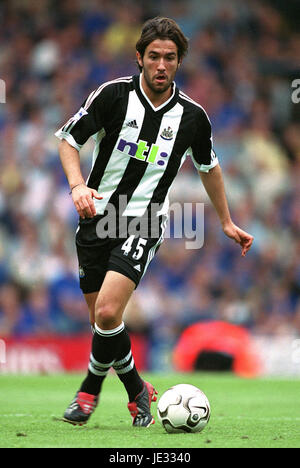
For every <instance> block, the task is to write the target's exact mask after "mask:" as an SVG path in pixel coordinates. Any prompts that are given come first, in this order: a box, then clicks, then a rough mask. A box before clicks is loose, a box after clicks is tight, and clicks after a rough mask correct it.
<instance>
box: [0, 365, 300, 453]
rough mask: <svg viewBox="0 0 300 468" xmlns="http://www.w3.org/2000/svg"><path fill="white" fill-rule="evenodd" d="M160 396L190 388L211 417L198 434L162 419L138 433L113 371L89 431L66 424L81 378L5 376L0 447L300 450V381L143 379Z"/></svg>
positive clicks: (0, 389) (0, 387)
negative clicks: (168, 428) (199, 393)
mask: <svg viewBox="0 0 300 468" xmlns="http://www.w3.org/2000/svg"><path fill="white" fill-rule="evenodd" d="M143 377H144V378H145V379H146V380H149V381H150V382H151V383H152V384H153V385H154V386H155V387H156V388H157V389H158V391H159V395H158V397H160V396H161V395H162V393H163V392H164V391H165V390H167V389H168V388H169V387H170V386H172V385H175V384H178V383H190V384H192V385H196V386H197V387H199V388H201V389H202V390H203V391H204V392H205V393H206V395H207V397H208V398H209V401H210V404H211V410H212V415H211V419H210V421H209V424H208V425H207V427H206V428H205V429H204V431H203V432H201V433H199V434H167V433H166V432H165V431H164V429H163V427H162V426H161V425H160V424H159V422H158V421H157V417H156V405H157V404H156V403H153V404H152V408H153V409H152V414H153V416H154V417H155V419H156V423H155V424H154V425H152V426H151V427H150V428H148V429H143V428H133V427H132V426H131V417H130V414H129V412H128V409H127V394H126V392H125V389H124V387H123V385H122V384H121V382H120V381H119V380H118V378H117V377H116V376H115V375H113V374H110V375H109V376H108V377H107V379H106V381H105V382H104V385H103V392H102V394H101V399H100V404H99V406H98V408H97V409H96V412H95V413H94V414H93V415H92V417H91V419H90V421H89V422H88V424H87V425H86V426H83V427H74V426H71V425H69V424H67V423H64V422H62V421H60V418H61V417H62V414H63V412H64V410H65V408H66V407H67V406H68V405H69V403H70V401H71V399H72V398H73V396H74V394H75V392H76V390H77V388H78V386H79V384H80V382H81V380H82V378H83V375H79V374H62V375H41V376H9V375H1V376H0V434H1V435H0V447H1V448H18V447H20V448H47V447H53V448H54V447H57V448H75V447H78V448H148V447H150V448H152V449H156V448H157V449H159V448H168V449H170V448H179V449H180V448H182V449H185V448H256V447H257V448H273V447H274V448H276V447H277V448H299V447H300V431H299V422H300V414H299V412H298V411H297V408H298V402H299V380H294V379H275V378H270V379H253V380H244V379H240V378H238V377H235V376H233V375H231V374H205V373H194V374H169V375H160V374H145V375H144V376H143Z"/></svg>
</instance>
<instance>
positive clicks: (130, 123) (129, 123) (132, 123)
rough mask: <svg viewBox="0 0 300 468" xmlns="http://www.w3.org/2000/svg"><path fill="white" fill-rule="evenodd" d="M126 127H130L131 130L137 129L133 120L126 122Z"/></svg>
mask: <svg viewBox="0 0 300 468" xmlns="http://www.w3.org/2000/svg"><path fill="white" fill-rule="evenodd" d="M126 125H127V127H131V128H139V127H138V124H137V123H136V120H135V119H134V120H129V122H127V123H126Z"/></svg>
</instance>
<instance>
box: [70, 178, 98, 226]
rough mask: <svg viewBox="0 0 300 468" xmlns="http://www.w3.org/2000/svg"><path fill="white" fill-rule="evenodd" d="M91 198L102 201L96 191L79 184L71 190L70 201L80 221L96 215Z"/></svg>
mask: <svg viewBox="0 0 300 468" xmlns="http://www.w3.org/2000/svg"><path fill="white" fill-rule="evenodd" d="M93 198H96V199H97V200H102V198H103V197H101V196H100V195H99V193H98V192H97V190H95V189H92V188H90V187H87V186H86V185H85V184H80V185H77V186H76V187H74V189H73V190H72V199H73V202H74V205H75V208H76V210H77V213H78V214H79V216H80V217H81V218H82V219H85V218H93V217H94V216H95V215H96V208H95V204H94V201H93Z"/></svg>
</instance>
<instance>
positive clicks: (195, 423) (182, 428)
mask: <svg viewBox="0 0 300 468" xmlns="http://www.w3.org/2000/svg"><path fill="white" fill-rule="evenodd" d="M157 416H158V420H159V421H160V423H161V424H162V425H163V427H164V428H165V430H166V431H167V432H169V433H178V432H201V431H202V430H203V429H204V428H205V426H206V424H207V423H208V421H209V418H210V404H209V401H208V399H207V397H206V395H205V394H204V393H203V392H202V391H201V390H200V389H199V388H197V387H195V386H194V385H189V384H179V385H174V387H171V388H169V389H168V390H167V391H166V392H165V393H163V394H162V396H161V397H160V399H159V401H158V404H157Z"/></svg>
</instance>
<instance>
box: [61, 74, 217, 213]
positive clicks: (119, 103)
mask: <svg viewBox="0 0 300 468" xmlns="http://www.w3.org/2000/svg"><path fill="white" fill-rule="evenodd" d="M55 135H56V136H57V137H58V138H60V139H66V140H67V141H68V143H69V144H70V145H71V146H73V147H74V148H76V149H77V150H78V151H80V149H81V147H82V146H83V145H84V143H85V142H86V141H87V140H88V138H89V137H91V136H93V138H94V139H95V148H94V152H93V160H92V168H91V171H90V174H89V176H88V179H87V185H88V187H90V188H93V189H96V190H97V191H98V192H99V194H100V195H101V196H102V197H103V198H102V200H96V199H94V202H95V207H96V212H97V214H103V213H104V211H105V208H106V206H107V204H108V203H112V204H116V205H117V203H118V197H119V196H120V195H123V196H124V195H126V196H127V205H126V207H125V211H124V212H123V216H128V217H141V216H143V215H145V213H146V212H147V210H149V208H150V206H151V205H152V204H154V203H155V204H159V206H160V210H159V214H167V213H168V208H169V204H168V193H169V191H170V187H171V185H172V182H173V181H174V178H175V177H176V174H177V173H178V171H179V169H180V167H181V166H182V164H183V163H184V161H185V159H186V157H187V156H190V157H191V158H192V160H193V163H194V165H195V167H196V168H197V169H198V170H199V171H204V172H208V171H209V170H210V169H211V168H213V167H214V166H216V165H217V163H218V159H217V157H216V155H215V153H214V151H213V148H212V135H211V125H210V121H209V118H208V116H207V114H206V112H205V110H204V109H203V108H202V107H201V106H200V105H199V104H197V103H196V102H195V101H193V100H192V99H190V98H189V97H188V96H187V95H186V94H184V93H183V92H181V91H180V90H179V89H178V88H177V87H176V85H175V83H173V93H172V96H171V97H170V98H169V99H168V101H166V102H164V103H163V104H162V105H161V106H159V107H154V106H153V104H152V103H151V101H150V100H149V99H148V97H147V96H146V94H145V92H144V90H143V89H142V85H141V75H135V76H131V77H124V78H119V79H116V80H114V81H110V82H107V83H104V84H103V85H102V86H100V87H99V88H98V89H96V90H95V91H93V92H92V93H91V94H90V95H89V97H88V98H87V99H86V101H85V102H84V104H83V105H82V107H81V108H80V110H79V111H78V112H77V113H76V114H75V115H74V116H73V117H71V118H70V120H68V122H67V123H66V124H65V125H63V127H62V128H61V129H60V130H58V131H57V132H56V133H55Z"/></svg>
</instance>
